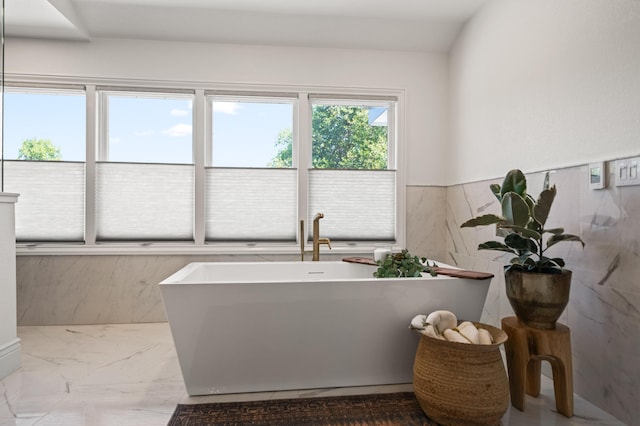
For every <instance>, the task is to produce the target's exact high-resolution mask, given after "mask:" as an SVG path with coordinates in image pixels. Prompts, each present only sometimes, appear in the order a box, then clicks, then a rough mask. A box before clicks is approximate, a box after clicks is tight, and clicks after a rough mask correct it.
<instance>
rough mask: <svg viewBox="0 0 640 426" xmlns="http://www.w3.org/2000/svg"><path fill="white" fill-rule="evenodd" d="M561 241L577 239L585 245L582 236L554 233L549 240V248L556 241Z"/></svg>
mask: <svg viewBox="0 0 640 426" xmlns="http://www.w3.org/2000/svg"><path fill="white" fill-rule="evenodd" d="M560 241H577V242H579V243H580V244H582V247H584V241H582V238H580V237H578V236H577V235H571V234H554V235H552V236H550V237H549V239H548V240H547V248H549V247H551V246H552V245H554V244H556V243H559V242H560Z"/></svg>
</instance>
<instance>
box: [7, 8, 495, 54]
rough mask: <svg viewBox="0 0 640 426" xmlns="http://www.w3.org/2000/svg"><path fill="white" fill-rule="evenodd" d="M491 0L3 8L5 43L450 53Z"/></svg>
mask: <svg viewBox="0 0 640 426" xmlns="http://www.w3.org/2000/svg"><path fill="white" fill-rule="evenodd" d="M487 1H490V0H393V1H389V0H386V1H382V0H322V1H317V0H316V1H310V0H5V35H6V36H7V37H29V38H44V39H65V40H80V41H90V40H92V39H95V38H103V37H105V38H133V39H149V40H175V41H191V42H214V43H241V44H263V45H284V46H305V47H337V48H363V49H392V50H409V51H439V52H446V51H448V50H449V48H450V47H451V44H452V43H453V41H454V40H455V38H456V37H457V35H458V33H459V32H460V30H461V28H462V26H463V25H464V23H465V22H466V21H467V20H468V19H469V18H470V17H471V16H472V15H473V14H474V13H475V12H476V11H477V10H478V9H479V8H480V7H482V6H483V5H484V4H485V3H486V2H487Z"/></svg>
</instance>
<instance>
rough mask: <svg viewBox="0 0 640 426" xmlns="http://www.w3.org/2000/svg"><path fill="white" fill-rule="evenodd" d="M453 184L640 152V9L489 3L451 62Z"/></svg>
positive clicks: (627, 4) (552, 1)
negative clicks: (507, 173) (515, 171)
mask: <svg viewBox="0 0 640 426" xmlns="http://www.w3.org/2000/svg"><path fill="white" fill-rule="evenodd" d="M451 86H452V97H451V105H452V109H451V111H452V113H451V117H452V128H451V150H450V151H449V154H448V159H449V168H450V173H449V174H448V182H449V183H450V184H453V183H462V182H470V181H476V180H481V179H487V178H494V177H498V176H503V175H504V173H505V172H507V171H508V170H509V169H511V168H516V167H517V168H521V169H523V170H524V171H526V172H530V171H539V170H543V169H547V168H559V167H563V166H572V165H580V164H585V163H589V162H592V161H600V160H609V159H615V158H620V157H627V156H633V155H637V154H639V153H640V2H638V1H633V0H606V1H605V0H562V1H558V0H537V1H529V0H492V1H491V2H489V3H487V5H486V6H485V7H484V8H483V9H482V10H481V11H480V12H479V13H478V14H477V15H476V16H475V17H474V18H473V19H472V20H471V21H470V23H469V24H468V25H467V26H466V28H465V30H464V31H463V33H462V35H461V36H460V37H459V38H458V40H457V42H456V44H455V46H454V48H453V50H452V54H451Z"/></svg>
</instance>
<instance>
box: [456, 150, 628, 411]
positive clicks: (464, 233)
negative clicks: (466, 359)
mask: <svg viewBox="0 0 640 426" xmlns="http://www.w3.org/2000/svg"><path fill="white" fill-rule="evenodd" d="M609 170H611V171H612V170H614V167H613V164H612V162H611V163H609ZM587 173H588V171H587V167H586V166H579V167H571V168H566V169H561V170H557V171H555V172H554V173H552V174H551V176H550V178H551V179H550V181H551V184H555V185H556V188H557V191H558V192H557V197H556V200H555V202H554V205H553V207H552V210H551V213H550V216H549V219H548V222H547V225H548V227H556V226H558V227H563V228H565V232H567V233H573V234H577V235H579V236H581V238H582V239H583V240H584V242H585V244H586V245H585V247H584V248H582V246H581V245H580V244H578V243H560V244H558V245H556V246H554V247H552V248H551V249H549V252H548V254H550V255H554V256H560V257H563V258H564V259H565V261H566V262H567V267H568V268H569V269H571V270H572V271H573V280H572V289H571V297H570V300H569V305H568V306H567V309H566V310H565V312H564V313H563V315H562V317H561V318H560V322H562V323H565V324H568V325H569V327H571V331H572V351H573V362H574V386H575V391H576V393H578V394H579V395H581V396H583V397H585V398H586V399H587V400H589V401H590V402H592V403H594V404H596V405H598V406H599V407H601V408H603V409H604V410H606V411H608V412H610V413H612V414H613V415H615V416H616V417H618V418H619V419H620V420H622V421H624V422H626V423H628V424H633V423H634V422H635V419H637V418H638V417H639V416H640V406H638V404H637V401H638V398H639V397H640V395H639V393H640V306H639V302H640V281H639V280H638V277H640V259H639V256H640V243H639V241H640V186H633V187H615V186H613V185H612V184H610V185H609V186H608V187H607V188H606V189H603V190H591V189H589V187H588V176H587ZM610 174H612V172H610ZM609 177H610V179H609V182H613V179H612V178H613V176H609ZM493 182H494V181H483V182H473V183H468V184H464V185H455V186H451V187H449V188H448V189H447V229H448V231H449V239H448V240H447V250H448V258H447V260H448V261H449V262H450V263H454V264H457V265H458V266H461V267H464V268H469V269H479V270H482V269H483V268H484V269H485V270H489V271H490V272H494V271H495V272H494V273H495V274H496V278H494V279H493V282H492V284H491V287H490V290H489V296H488V297H487V301H486V303H485V309H484V312H483V319H482V320H483V321H485V322H489V323H493V324H496V322H499V318H501V317H504V316H509V315H513V311H512V309H511V307H510V306H509V303H508V301H507V299H506V296H505V293H504V277H503V276H502V271H501V269H502V265H503V264H504V262H505V261H506V260H507V259H508V255H507V256H501V255H499V254H492V255H489V257H488V256H487V253H489V252H482V251H477V250H475V251H474V246H477V243H478V242H481V241H483V238H485V237H488V238H486V239H493V238H492V236H491V235H487V234H483V235H480V234H479V232H478V229H477V228H476V229H475V230H473V231H470V230H466V229H463V230H458V229H456V228H457V227H459V224H460V223H462V222H463V221H464V220H466V219H467V218H469V217H472V216H477V215H478V212H479V211H480V210H487V209H493V212H494V213H496V212H498V211H499V210H497V202H496V206H493V205H491V204H488V205H487V204H486V201H485V200H484V199H482V198H481V197H480V196H478V195H477V191H478V190H483V191H485V192H487V193H489V190H488V185H489V184H490V183H493ZM495 182H497V183H501V182H499V181H495ZM543 182H544V173H534V174H530V175H527V186H528V189H529V193H530V194H531V195H533V196H534V197H537V195H538V194H539V192H540V190H541V189H542V185H543ZM547 371H548V370H547Z"/></svg>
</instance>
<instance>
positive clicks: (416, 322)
mask: <svg viewBox="0 0 640 426" xmlns="http://www.w3.org/2000/svg"><path fill="white" fill-rule="evenodd" d="M426 319H427V316H426V315H416V316H415V317H413V319H412V320H411V325H410V326H409V328H413V329H416V330H422V329H423V328H424V326H425V320H426Z"/></svg>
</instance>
